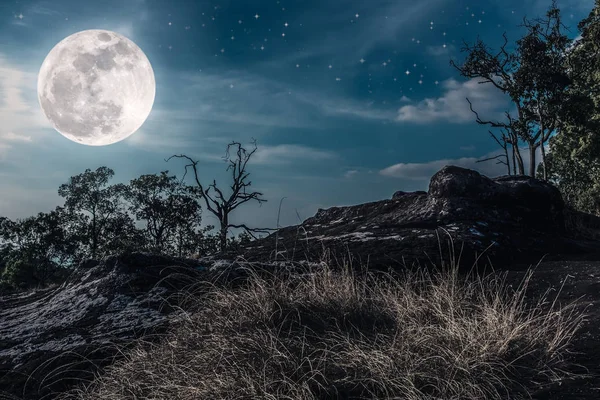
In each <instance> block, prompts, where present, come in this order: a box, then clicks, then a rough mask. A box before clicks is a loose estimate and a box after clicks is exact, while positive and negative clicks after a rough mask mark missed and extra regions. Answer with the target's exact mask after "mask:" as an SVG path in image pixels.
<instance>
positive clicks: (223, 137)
mask: <svg viewBox="0 0 600 400" xmlns="http://www.w3.org/2000/svg"><path fill="white" fill-rule="evenodd" d="M593 3H594V1H593V0H562V1H558V6H559V8H560V9H561V11H562V16H563V22H564V23H565V25H567V26H568V27H569V28H570V32H568V35H569V37H570V38H575V37H576V36H578V34H579V33H578V31H577V23H578V22H579V21H580V20H581V19H582V18H584V17H586V16H587V15H588V13H589V12H590V10H591V9H592V7H593ZM549 6H550V1H549V0H548V1H540V0H527V1H523V0H478V1H462V0H460V1H457V0H420V1H414V0H410V1H408V0H369V1H364V0H296V1H289V0H288V1H286V0H280V1H276V0H268V1H266V0H265V1H262V0H260V1H259V0H255V1H241V0H237V1H217V2H209V1H202V0H196V1H176V0H168V1H167V0H161V1H159V0H145V1H144V0H119V1H112V0H103V1H98V2H93V1H83V0H75V1H73V0H68V1H63V0H53V1H41V2H38V1H31V2H30V1H2V2H0V16H1V17H0V38H2V39H1V40H0V121H1V124H0V215H3V216H7V217H10V218H21V217H26V216H29V215H34V214H36V213H37V212H40V211H50V210H51V209H53V208H54V207H55V206H57V205H60V204H62V199H61V198H60V197H59V196H58V194H57V189H58V186H59V185H60V184H62V183H65V182H67V180H68V178H69V177H70V176H73V175H76V174H78V173H81V172H83V171H84V170H85V169H86V168H90V169H96V168H98V167H99V166H102V165H106V166H108V167H110V168H112V169H114V170H115V178H114V180H113V181H112V182H113V183H117V182H128V181H129V180H130V179H132V178H136V177H138V176H139V175H141V174H150V173H158V172H160V171H163V170H169V171H170V172H171V173H174V174H177V175H178V176H181V175H182V173H183V166H184V164H183V163H182V162H180V160H171V161H170V162H169V163H166V162H165V158H167V157H169V156H170V155H173V154H181V153H183V154H186V155H188V156H190V157H192V158H194V159H198V160H200V164H199V165H200V172H201V178H202V179H204V181H207V180H208V179H210V180H212V179H213V178H215V179H217V182H222V184H223V186H225V183H228V177H229V174H228V173H226V172H225V167H226V164H225V163H224V162H223V160H222V158H221V157H222V156H223V155H224V153H225V148H226V145H227V143H228V142H230V141H231V140H237V141H240V142H242V143H249V142H250V141H251V139H252V138H255V139H256V140H257V144H258V147H259V149H258V152H257V153H256V154H255V157H254V158H253V160H252V161H251V162H250V164H249V171H250V172H251V180H252V182H253V187H255V189H256V190H259V191H261V192H263V193H264V196H265V198H266V199H267V200H268V202H267V203H266V204H263V205H262V207H258V205H256V206H255V205H248V206H247V207H245V208H244V207H241V208H240V209H238V210H236V213H235V214H234V216H233V221H232V222H233V223H240V222H245V223H247V224H249V225H252V226H268V227H274V226H275V225H276V221H277V210H278V206H279V201H280V199H281V198H282V197H286V199H285V200H284V201H283V205H282V209H281V217H280V224H281V225H289V224H296V223H298V222H300V221H299V219H300V220H303V219H306V218H308V217H310V216H312V215H313V214H314V213H315V212H316V211H317V209H318V208H327V207H331V206H339V205H350V204H358V203H364V202H368V201H376V200H381V199H385V198H389V197H390V196H391V195H392V194H393V193H394V192H395V191H397V190H405V191H410V190H426V189H427V185H428V182H429V178H430V177H431V175H432V174H433V173H435V172H436V171H437V170H439V169H440V168H441V167H442V166H444V165H446V164H454V165H461V166H465V167H469V168H475V169H478V170H480V171H481V172H483V173H485V174H488V175H490V176H497V175H500V174H504V173H505V167H503V166H500V165H495V164H494V163H493V162H492V163H483V164H475V161H476V160H477V159H478V158H483V157H485V156H488V155H490V153H493V152H496V151H497V150H498V147H497V144H496V143H495V142H494V141H493V140H492V139H491V138H490V136H489V134H488V129H487V127H483V126H479V125H477V123H476V122H475V118H474V115H473V114H472V113H471V111H470V110H469V107H468V103H467V102H466V100H465V97H469V98H470V99H471V100H472V101H473V105H474V108H475V109H476V110H477V111H479V112H480V115H481V116H482V117H484V118H485V119H491V118H499V119H502V116H503V113H504V111H506V110H509V111H510V110H512V108H511V104H510V102H509V101H508V99H507V98H506V97H504V96H503V95H501V94H500V93H499V92H498V91H497V90H496V89H495V88H493V87H492V86H491V85H489V84H483V85H480V84H478V83H477V82H476V81H469V80H467V79H464V78H462V77H460V75H459V74H458V71H456V70H455V69H454V68H453V67H452V66H450V65H449V60H450V59H451V58H455V59H456V60H457V61H459V62H460V61H462V60H463V59H464V57H465V54H461V52H460V49H461V47H462V41H463V39H464V40H466V41H467V42H468V43H473V42H474V41H475V40H476V38H477V35H479V36H480V37H481V38H482V39H483V40H484V41H485V42H486V44H488V46H490V47H492V49H493V50H498V48H499V45H500V44H501V43H502V42H503V40H502V33H503V32H505V31H506V33H507V36H508V39H509V49H511V48H513V47H514V41H515V40H517V39H519V38H520V37H521V36H522V34H523V32H524V29H523V28H520V27H519V26H518V25H519V24H520V23H522V18H523V17H524V16H527V17H528V18H535V17H539V16H543V15H544V13H545V11H546V10H547V9H548V7H549ZM87 29H107V30H112V31H115V32H117V33H120V34H122V35H124V36H126V37H128V38H129V39H131V40H132V41H134V42H135V43H136V44H137V45H138V46H139V47H140V48H141V49H142V50H143V51H144V52H145V54H146V56H147V57H148V59H149V60H150V62H151V63H152V67H153V69H154V74H155V78H156V98H155V102H154V107H153V109H152V112H151V113H150V116H149V117H148V119H147V120H146V122H145V123H144V125H143V126H142V127H141V128H140V130H139V131H137V132H136V133H135V134H133V135H132V136H131V137H129V138H127V139H125V140H124V141H122V142H119V143H116V144H113V145H109V146H102V147H93V146H85V145H81V144H77V143H74V142H72V141H70V140H68V139H66V138H65V137H63V136H62V135H60V134H59V133H58V132H57V131H55V130H54V129H53V128H52V126H51V125H50V123H49V122H48V120H47V119H46V118H45V116H44V115H43V113H42V111H41V109H40V106H39V103H38V99H37V75H38V72H39V69H40V66H41V64H42V62H43V60H44V58H45V57H46V55H47V54H48V52H49V51H50V50H51V49H52V48H53V47H54V46H55V45H56V44H57V43H58V42H59V41H61V40H62V39H64V38H65V37H67V36H69V35H71V34H73V33H76V32H78V31H82V30H87ZM205 221H206V222H207V223H214V220H213V219H211V218H210V217H209V216H208V213H207V212H205Z"/></svg>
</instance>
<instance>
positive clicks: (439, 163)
mask: <svg viewBox="0 0 600 400" xmlns="http://www.w3.org/2000/svg"><path fill="white" fill-rule="evenodd" d="M500 154H503V151H502V150H498V151H494V152H491V153H488V154H485V155H483V156H481V157H478V158H477V157H462V158H455V159H444V160H434V161H429V162H425V163H399V164H394V165H391V166H389V167H387V168H384V169H382V170H380V171H379V174H380V175H383V176H387V177H390V178H401V179H408V180H415V181H419V180H429V179H430V178H431V177H432V176H433V174H435V173H436V172H438V171H439V170H440V169H442V168H443V167H444V166H446V165H455V166H457V167H463V168H468V169H472V170H475V171H478V172H479V173H481V174H483V175H486V176H489V177H496V176H501V175H506V174H507V173H508V171H507V168H506V165H504V164H498V163H497V162H496V161H495V160H491V161H485V162H477V161H478V160H483V159H486V158H491V157H495V156H498V155H500ZM521 157H522V158H523V165H524V166H525V173H527V168H528V165H529V151H528V150H527V148H521ZM536 157H537V158H536V159H537V160H538V161H539V160H540V151H539V150H538V152H537V155H536Z"/></svg>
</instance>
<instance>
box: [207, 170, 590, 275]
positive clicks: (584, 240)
mask: <svg viewBox="0 0 600 400" xmlns="http://www.w3.org/2000/svg"><path fill="white" fill-rule="evenodd" d="M448 234H449V235H448ZM449 237H452V239H453V241H454V247H455V249H456V255H457V256H458V253H460V250H461V246H464V247H463V249H462V257H461V260H462V264H463V265H464V266H467V267H470V266H471V265H472V264H473V262H474V261H475V259H476V258H477V256H478V255H481V254H484V257H483V258H482V259H481V260H480V261H481V262H480V264H485V262H487V259H488V258H489V259H490V260H491V261H492V263H493V265H494V266H495V267H501V266H504V267H506V266H510V265H514V264H515V263H517V264H520V263H529V262H536V261H539V260H540V258H541V257H543V256H546V258H547V259H554V260H565V259H587V260H600V242H599V241H598V240H597V239H598V238H599V237H600V218H597V217H594V216H591V215H586V214H582V213H578V212H575V211H572V210H569V209H567V208H566V207H565V204H564V202H563V200H562V198H561V195H560V192H559V191H558V190H557V189H556V188H555V187H554V186H552V185H550V184H547V183H545V182H542V181H540V180H537V179H534V178H530V177H527V176H503V177H499V178H495V179H490V178H487V177H485V176H483V175H480V174H479V173H477V172H475V171H472V170H468V169H464V168H460V167H455V166H447V167H444V168H443V169H442V170H440V171H439V172H437V173H436V174H435V175H434V176H433V177H432V178H431V182H430V184H429V191H428V192H412V193H406V192H396V193H395V194H394V195H393V196H392V198H391V199H389V200H383V201H377V202H372V203H367V204H360V205H355V206H347V207H332V208H329V209H326V210H319V211H318V212H317V214H316V215H315V216H314V217H311V218H308V219H307V220H306V221H304V222H303V223H302V224H300V225H297V226H290V227H286V228H283V229H280V230H279V231H278V232H276V233H274V234H271V235H270V236H268V237H266V238H264V239H261V240H257V241H253V242H251V243H250V244H249V245H247V246H246V247H245V249H244V251H243V252H242V255H243V257H244V259H245V260H247V261H265V260H275V261H277V260H286V261H299V260H309V261H318V260H319V259H320V258H321V257H322V256H323V254H324V249H327V251H328V252H330V254H332V255H333V256H334V257H335V258H337V259H342V258H344V257H346V258H348V257H352V258H353V259H354V260H356V262H361V263H368V264H369V266H370V267H373V268H379V267H384V268H387V267H392V268H398V267H400V266H402V265H405V264H412V263H413V262H420V263H429V260H432V261H434V262H435V261H437V260H439V256H440V243H441V245H442V246H441V247H442V252H443V254H444V257H445V258H446V259H447V258H448V248H449V247H450V246H449V244H448V239H449ZM238 256H239V254H224V255H218V256H216V257H211V258H207V259H205V260H204V261H205V262H207V263H208V262H210V261H211V260H214V259H219V258H224V259H235V258H236V257H238Z"/></svg>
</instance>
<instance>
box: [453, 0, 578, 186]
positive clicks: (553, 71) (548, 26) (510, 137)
mask: <svg viewBox="0 0 600 400" xmlns="http://www.w3.org/2000/svg"><path fill="white" fill-rule="evenodd" d="M521 26H524V27H525V28H527V31H528V33H527V34H526V35H525V36H524V37H522V38H521V39H519V40H518V41H517V48H516V50H515V52H513V53H509V52H507V50H506V44H507V41H508V40H507V38H506V34H503V37H504V44H503V45H502V46H501V49H500V51H499V52H498V53H497V54H492V53H491V51H490V50H488V48H487V47H486V46H485V44H484V43H483V42H482V41H481V39H479V38H478V39H477V42H476V43H475V45H473V46H469V45H468V44H466V43H465V47H464V48H463V49H462V51H466V52H469V54H468V56H467V59H466V61H465V63H464V64H463V65H462V66H458V65H456V64H455V63H454V61H450V63H451V65H452V66H454V67H455V68H456V69H457V70H458V71H459V72H460V73H461V75H462V76H464V77H468V78H482V79H483V81H482V83H491V84H493V85H494V86H495V87H496V88H498V89H499V90H500V91H502V92H503V93H504V94H507V95H508V96H509V97H510V99H511V101H512V102H513V103H514V104H515V106H516V109H517V116H516V118H515V117H513V116H511V115H510V113H509V112H506V113H505V115H506V117H507V119H508V122H501V121H485V120H482V119H481V118H480V117H479V115H478V113H477V112H476V111H474V110H473V107H472V104H471V102H470V101H469V99H467V101H468V102H469V106H470V107H471V110H472V111H473V112H474V113H475V115H476V117H477V122H478V123H479V124H482V125H489V126H491V127H494V128H501V129H504V130H505V131H506V132H507V133H508V134H507V135H503V136H502V139H501V140H502V141H503V142H504V144H505V145H506V144H510V145H511V146H512V148H513V154H514V156H515V158H514V160H517V159H519V158H520V155H519V154H518V152H519V151H518V146H519V143H520V142H521V141H522V142H525V143H526V144H527V146H528V148H529V174H530V175H531V176H535V171H536V151H537V150H538V149H541V154H542V162H543V161H544V158H545V148H544V146H545V145H546V143H547V142H548V140H549V138H550V137H551V135H552V134H553V133H555V131H556V129H557V128H558V127H559V125H560V124H561V123H562V122H561V118H564V119H573V118H576V117H577V116H581V111H582V109H587V108H586V99H585V97H581V96H575V95H573V93H572V92H570V91H569V88H570V86H571V84H572V79H571V76H570V75H569V72H568V68H569V65H568V62H567V56H566V49H567V48H568V45H569V44H570V42H571V41H570V39H569V38H568V37H567V36H566V35H565V34H563V33H562V31H561V28H562V27H563V25H562V23H561V18H560V10H559V9H558V8H557V7H556V2H555V1H553V2H552V5H551V7H550V8H549V10H548V12H547V13H546V19H536V20H533V21H528V20H527V19H525V18H524V23H523V25H521ZM497 141H498V140H497ZM505 153H506V158H507V163H508V151H505ZM520 169H521V166H520V165H519V170H520ZM520 172H522V171H520ZM543 177H544V178H546V171H544V172H543Z"/></svg>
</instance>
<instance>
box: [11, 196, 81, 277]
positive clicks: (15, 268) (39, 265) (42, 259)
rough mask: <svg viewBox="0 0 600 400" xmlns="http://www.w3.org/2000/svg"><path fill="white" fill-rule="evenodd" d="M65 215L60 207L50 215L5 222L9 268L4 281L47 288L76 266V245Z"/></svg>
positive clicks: (45, 214) (42, 214)
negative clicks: (66, 228)
mask: <svg viewBox="0 0 600 400" xmlns="http://www.w3.org/2000/svg"><path fill="white" fill-rule="evenodd" d="M64 217H65V212H64V209H63V208H62V207H57V208H56V209H55V210H53V211H51V212H49V213H38V215H37V216H34V217H29V218H25V219H22V220H17V221H16V222H12V221H11V222H10V223H9V222H8V221H6V220H5V221H4V223H3V227H4V228H3V229H2V235H3V238H4V240H5V241H6V246H5V247H4V257H5V268H4V270H3V272H2V279H3V280H5V281H8V282H9V283H11V284H13V285H14V286H18V287H29V286H34V285H40V286H44V285H46V284H47V283H49V282H53V281H56V280H57V279H59V278H60V277H61V275H62V274H61V273H62V272H63V271H64V270H65V267H67V266H69V265H72V264H73V251H74V243H73V240H72V238H71V237H70V236H69V234H68V232H66V231H65V230H64V229H63V226H62V222H63V219H64Z"/></svg>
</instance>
